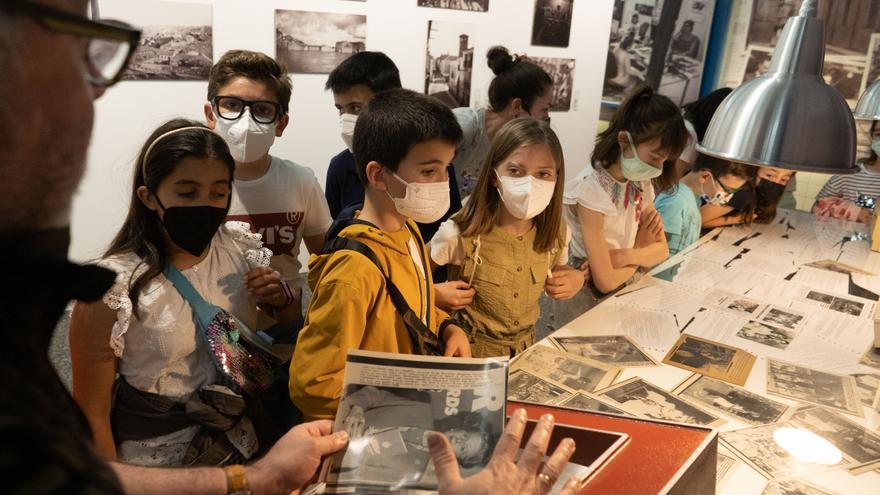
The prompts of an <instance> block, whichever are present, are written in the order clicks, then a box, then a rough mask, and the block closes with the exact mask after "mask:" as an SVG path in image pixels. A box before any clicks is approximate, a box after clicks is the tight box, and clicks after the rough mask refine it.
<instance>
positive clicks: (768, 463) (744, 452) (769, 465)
mask: <svg viewBox="0 0 880 495" xmlns="http://www.w3.org/2000/svg"><path fill="white" fill-rule="evenodd" d="M782 427H785V428H797V425H794V424H792V423H788V422H785V423H775V424H770V425H761V426H753V427H750V428H744V429H741V430H734V431H723V432H721V433H719V434H718V436H719V438H720V439H721V443H723V444H724V445H725V446H726V447H728V448H729V449H730V451H731V452H733V453H734V454H735V455H736V456H737V457H739V458H740V459H742V460H743V461H744V462H745V463H746V464H748V465H749V466H750V467H752V468H754V469H755V470H757V471H758V472H759V473H760V474H761V476H764V477H765V478H768V479H772V478H783V477H789V476H799V475H804V474H807V473H810V472H814V471H817V470H822V469H828V467H827V466H823V465H820V464H816V463H813V462H808V461H802V460H799V459H797V458H796V457H794V456H793V455H791V453H789V451H787V450H785V449H784V448H782V447H781V446H780V445H779V443H777V442H776V438H775V437H774V435H773V434H774V433H775V432H776V430H778V429H779V428H782ZM838 466H849V462H848V461H846V460H845V459H843V460H841V463H840V464H839V465H838Z"/></svg>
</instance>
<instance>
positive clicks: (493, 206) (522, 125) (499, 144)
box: [452, 118, 565, 253]
mask: <svg viewBox="0 0 880 495" xmlns="http://www.w3.org/2000/svg"><path fill="white" fill-rule="evenodd" d="M529 145H544V146H547V147H548V148H550V154H551V155H553V161H554V162H556V187H555V189H554V190H553V199H551V200H550V204H549V205H547V208H545V209H544V211H542V212H541V213H540V214H538V216H536V217H535V218H534V219H533V222H534V226H535V242H534V245H533V248H534V250H535V251H536V252H538V253H546V252H547V251H550V250H551V249H553V248H554V247H556V246H559V245H561V244H562V243H563V242H564V240H565V238H564V233H563V231H562V193H563V191H564V189H565V161H564V159H563V156H562V146H561V145H560V144H559V138H558V137H557V136H556V133H555V132H553V129H551V128H550V125H549V124H547V123H546V122H543V121H541V120H535V119H531V118H520V119H513V120H511V121H510V122H508V123H507V124H504V126H503V127H501V129H499V130H498V133H497V134H496V135H495V138H494V139H493V140H492V144H491V146H490V149H489V154H488V155H487V156H486V162H485V163H484V165H483V170H482V171H481V172H480V179H479V180H478V181H477V185H476V187H475V188H474V192H473V193H472V194H471V197H470V200H469V201H468V202H467V204H466V205H465V206H464V207H463V208H462V209H461V211H459V212H458V213H456V214H455V216H453V217H452V220H453V221H454V222H455V223H456V224H457V225H458V227H459V229H460V230H461V235H462V237H475V236H478V235H481V234H486V233H488V232H490V231H491V230H492V228H493V227H494V226H495V221H496V220H497V219H498V214H499V211H500V210H501V208H502V207H503V206H502V202H501V196H500V195H499V194H498V190H497V189H496V188H495V187H494V186H493V185H492V182H493V178H494V176H495V174H494V173H493V171H494V170H495V167H497V166H498V165H499V164H501V163H502V162H503V161H504V160H506V159H507V158H508V157H510V155H511V154H513V152H515V151H516V150H518V149H520V148H522V147H523V146H529Z"/></svg>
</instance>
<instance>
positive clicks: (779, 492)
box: [761, 479, 838, 495]
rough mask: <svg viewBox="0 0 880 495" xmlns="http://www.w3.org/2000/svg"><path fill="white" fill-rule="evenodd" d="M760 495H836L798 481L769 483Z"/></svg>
mask: <svg viewBox="0 0 880 495" xmlns="http://www.w3.org/2000/svg"><path fill="white" fill-rule="evenodd" d="M761 495H838V494H837V492H832V491H829V490H826V489H825V488H822V487H820V486H818V485H814V484H812V483H808V482H807V481H804V480H799V479H787V480H781V481H771V482H770V484H768V485H767V487H766V488H764V491H763V492H761Z"/></svg>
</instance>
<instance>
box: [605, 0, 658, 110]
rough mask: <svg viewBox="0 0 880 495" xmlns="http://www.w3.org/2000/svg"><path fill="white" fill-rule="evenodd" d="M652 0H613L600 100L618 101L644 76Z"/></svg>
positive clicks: (653, 5) (648, 46)
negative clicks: (603, 82)
mask: <svg viewBox="0 0 880 495" xmlns="http://www.w3.org/2000/svg"><path fill="white" fill-rule="evenodd" d="M656 7H657V1H656V0H615V2H614V7H613V10H612V14H611V37H610V40H609V43H608V56H607V62H606V64H605V84H604V87H603V91H602V99H603V100H605V101H610V102H620V101H622V100H623V98H624V97H625V96H626V94H627V93H629V91H630V90H632V89H633V88H634V87H636V86H637V85H638V84H640V83H643V82H645V81H646V80H647V77H648V64H649V63H650V61H651V46H652V41H653V40H652V38H651V34H652V30H651V28H652V25H653V23H654V9H655V8H656Z"/></svg>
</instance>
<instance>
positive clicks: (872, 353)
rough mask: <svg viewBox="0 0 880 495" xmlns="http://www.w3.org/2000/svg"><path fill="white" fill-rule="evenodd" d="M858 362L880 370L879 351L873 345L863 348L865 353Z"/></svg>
mask: <svg viewBox="0 0 880 495" xmlns="http://www.w3.org/2000/svg"><path fill="white" fill-rule="evenodd" d="M859 362H860V363H862V364H864V365H865V366H870V367H872V368H875V369H878V370H880V352H878V351H877V349H875V348H874V346H873V345H870V346H868V349H867V350H865V353H864V354H862V357H861V358H860V359H859Z"/></svg>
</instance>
